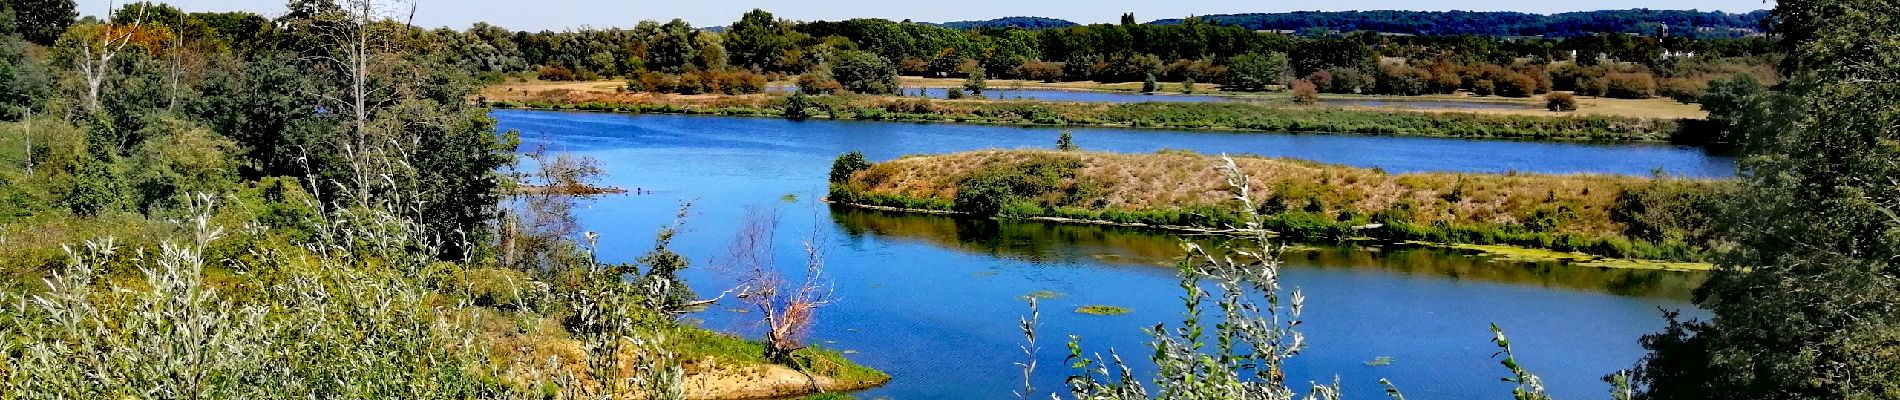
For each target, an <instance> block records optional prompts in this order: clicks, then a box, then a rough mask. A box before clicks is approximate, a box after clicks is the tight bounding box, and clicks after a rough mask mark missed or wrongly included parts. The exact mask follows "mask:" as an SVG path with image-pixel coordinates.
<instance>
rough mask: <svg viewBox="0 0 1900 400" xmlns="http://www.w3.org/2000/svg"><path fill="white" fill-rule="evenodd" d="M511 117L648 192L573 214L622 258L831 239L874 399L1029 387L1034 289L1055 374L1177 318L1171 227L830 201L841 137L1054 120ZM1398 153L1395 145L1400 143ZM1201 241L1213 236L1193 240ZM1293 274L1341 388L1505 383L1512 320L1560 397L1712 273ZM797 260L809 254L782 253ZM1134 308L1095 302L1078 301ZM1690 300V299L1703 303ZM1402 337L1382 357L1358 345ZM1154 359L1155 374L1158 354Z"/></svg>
mask: <svg viewBox="0 0 1900 400" xmlns="http://www.w3.org/2000/svg"><path fill="white" fill-rule="evenodd" d="M495 115H496V117H497V118H498V119H499V120H500V121H501V128H502V129H514V130H520V131H521V132H522V133H523V138H524V139H526V140H527V141H528V142H529V143H530V145H533V144H545V145H548V146H550V147H551V148H553V149H555V150H560V151H571V152H575V153H579V154H585V155H590V156H594V157H596V158H599V159H600V160H601V161H602V164H603V167H604V168H605V169H606V170H607V171H608V172H609V173H610V174H611V175H610V177H609V178H608V179H607V182H606V183H607V184H610V185H613V186H618V187H624V188H629V189H632V188H640V189H642V190H647V191H652V192H653V193H654V194H650V195H642V196H613V197H605V198H601V199H598V200H595V201H592V202H590V203H589V204H588V206H587V207H586V208H584V209H582V210H580V211H579V214H580V217H581V218H582V221H583V222H584V223H585V224H586V226H587V227H588V229H590V230H593V231H597V232H600V233H601V235H602V240H601V247H602V253H601V257H602V259H603V260H604V261H609V262H622V261H631V260H632V259H633V258H634V257H636V256H637V255H638V254H639V253H640V252H642V251H643V250H644V249H646V248H648V247H650V245H651V238H652V235H653V233H654V232H655V230H656V229H657V228H658V227H659V226H661V225H662V224H664V223H666V222H667V221H669V220H671V214H672V213H673V210H674V209H675V208H676V206H677V205H678V204H679V203H681V202H683V201H691V202H693V203H694V207H693V210H694V211H695V212H694V216H693V217H692V218H691V219H690V222H689V226H688V229H687V231H686V232H684V233H683V234H682V235H681V236H680V237H679V239H678V241H677V242H676V245H677V249H678V250H679V251H680V252H682V253H683V254H686V255H687V256H689V257H690V258H692V259H693V260H694V261H695V265H694V267H693V268H691V269H689V270H688V271H687V278H688V279H689V281H690V282H692V284H693V285H694V287H695V289H696V290H698V291H699V292H700V293H702V294H711V293H717V292H718V291H719V290H722V289H723V288H725V287H729V286H730V285H731V280H730V279H728V277H725V276H723V275H722V274H720V273H718V272H717V271H716V268H713V267H712V265H715V264H716V263H717V262H716V258H717V256H719V255H721V254H724V250H725V248H726V245H727V243H728V242H729V241H730V239H731V237H732V235H733V233H734V231H735V229H736V227H737V226H738V225H739V224H740V222H741V220H742V219H743V215H744V214H745V212H744V211H745V210H747V209H749V208H758V207H763V208H770V209H775V210H777V212H778V213H779V214H780V215H781V216H782V218H783V221H782V222H781V224H780V225H779V226H780V231H779V232H778V234H779V238H780V240H779V242H781V243H783V245H782V246H780V247H781V248H780V249H779V252H780V253H779V259H780V260H787V261H790V260H799V259H801V258H800V254H799V249H797V246H796V243H797V242H798V241H799V240H800V239H802V238H804V237H807V236H815V237H817V239H818V241H819V243H820V247H821V248H822V249H823V250H824V252H825V256H826V263H827V269H826V271H827V274H828V276H829V278H830V281H831V282H833V287H834V288H835V303H834V304H833V305H832V306H830V307H828V308H825V309H823V310H822V311H821V315H820V318H821V319H820V321H821V322H820V324H819V326H818V327H817V328H816V330H815V331H814V342H815V343H818V344H820V345H823V346H825V347H829V348H834V349H840V350H845V351H848V352H851V353H853V354H851V357H852V358H853V359H854V360H858V361H860V362H862V363H865V364H868V365H871V366H873V367H876V368H879V369H883V370H885V371H888V372H890V373H891V374H892V375H893V376H894V377H895V380H894V381H893V382H892V383H891V385H889V386H886V387H883V388H879V389H875V390H871V391H868V392H866V393H863V394H861V397H863V398H877V397H889V398H898V399H918V398H1001V397H1010V396H1011V394H1010V391H1011V390H1012V389H1015V388H1019V387H1020V384H1021V383H1020V377H1019V375H1018V374H1019V372H1018V370H1016V369H1015V367H1014V366H1013V365H1012V363H1013V362H1017V361H1020V360H1022V358H1023V357H1022V356H1021V354H1020V350H1019V349H1018V346H1019V345H1021V343H1022V339H1021V337H1020V334H1019V333H1018V332H1017V329H1016V319H1017V318H1018V317H1019V316H1021V315H1023V314H1024V313H1026V312H1027V309H1026V304H1025V303H1024V302H1022V301H1021V300H1020V299H1019V298H1020V297H1021V296H1023V295H1025V294H1028V293H1032V292H1037V291H1051V292H1057V293H1060V294H1061V296H1060V297H1058V298H1055V299H1051V300H1048V301H1045V302H1044V308H1043V326H1042V332H1043V334H1042V338H1043V340H1044V341H1043V343H1042V351H1041V352H1040V353H1039V357H1038V358H1039V361H1040V364H1041V369H1040V370H1039V371H1038V372H1037V374H1036V376H1035V379H1036V384H1037V386H1038V387H1039V388H1044V389H1055V388H1059V387H1061V385H1062V378H1063V377H1064V376H1066V375H1067V374H1068V373H1069V372H1070V371H1068V370H1066V369H1065V368H1064V367H1063V365H1064V364H1063V363H1062V358H1063V356H1064V355H1065V354H1066V351H1065V350H1064V349H1063V347H1062V343H1061V341H1062V340H1064V338H1066V336H1067V335H1078V336H1081V337H1082V341H1083V343H1084V344H1085V345H1086V346H1087V347H1088V348H1089V349H1091V350H1094V351H1102V352H1106V351H1107V350H1109V349H1111V348H1112V349H1118V350H1119V351H1120V352H1121V353H1122V354H1124V355H1126V356H1128V357H1129V358H1130V359H1133V360H1136V361H1137V362H1136V363H1135V364H1136V365H1137V366H1144V365H1145V364H1146V363H1145V358H1144V355H1145V354H1146V353H1147V351H1146V350H1145V349H1146V347H1145V343H1146V336H1145V334H1143V333H1142V332H1141V331H1140V329H1141V328H1144V327H1148V326H1152V325H1153V324H1154V323H1157V322H1164V321H1171V322H1172V321H1178V320H1179V319H1180V317H1179V314H1180V308H1181V306H1180V304H1179V299H1178V298H1179V296H1180V289H1179V288H1178V287H1177V285H1178V281H1177V278H1176V277H1175V275H1174V273H1173V271H1172V270H1170V269H1168V268H1165V267H1162V266H1163V265H1169V264H1171V263H1172V259H1173V258H1174V257H1176V256H1178V254H1179V247H1178V244H1179V243H1180V241H1181V240H1182V238H1180V237H1176V236H1172V235H1164V234H1156V233H1151V232H1145V231H1138V230H1128V229H1112V228H1098V227H1083V226H1065V225H1052V224H1041V223H1025V222H995V221H975V220H960V219H954V218H945V217H934V216H916V215H901V214H890V213H881V212H872V211H863V210H851V209H832V208H830V207H827V206H825V205H823V204H821V203H818V202H816V201H815V199H818V198H820V197H821V196H823V194H824V190H825V188H824V177H825V175H826V172H827V171H828V169H829V167H830V163H831V160H832V158H833V157H835V156H836V155H837V154H839V153H842V152H845V151H850V150H863V151H865V152H866V154H867V155H868V156H870V157H871V158H873V159H876V160H884V159H889V158H893V157H896V156H898V155H901V154H911V153H936V152H948V151H958V150H969V149H980V148H996V147H1003V148H1014V147H1047V146H1048V145H1049V144H1052V143H1053V141H1054V137H1055V131H1054V130H1051V129H1025V128H1011V127H993V126H965V125H919V124H890V123H851V122H825V121H808V122H803V123H797V122H788V121H782V120H776V119H755V118H718V117H686V116H631V115H612V114H584V113H553V112H536V111H496V112H495ZM1075 136H1076V141H1077V143H1078V144H1079V145H1081V146H1082V147H1084V148H1088V149H1095V150H1111V151H1126V152H1148V151H1154V150H1157V149H1162V148H1177V149H1181V148H1185V149H1193V150H1196V151H1201V152H1207V153H1215V152H1222V151H1225V152H1230V153H1257V154H1268V155H1279V156H1293V157H1301V158H1310V159H1318V160H1321V161H1327V162H1335V163H1342V164H1350V165H1362V166H1379V167H1382V168H1386V169H1387V170H1392V171H1424V170H1455V171H1502V170H1511V169H1516V170H1521V171H1545V172H1608V173H1628V174H1647V173H1648V171H1650V170H1652V169H1655V168H1663V169H1665V170H1668V171H1672V172H1675V173H1682V174H1690V175H1696V176H1728V175H1730V174H1732V173H1731V172H1729V171H1732V168H1733V167H1732V165H1733V164H1732V163H1733V161H1731V160H1726V159H1721V158H1715V157H1709V156H1706V155H1703V154H1701V153H1700V152H1699V151H1696V150H1692V149H1682V148H1674V147H1667V146H1629V145H1580V144H1540V143H1528V142H1493V141H1461V140H1444V139H1415V138H1391V137H1365V136H1318V135H1268V134H1210V133H1184V132H1165V131H1139V130H1108V129H1105V130H1077V131H1076V134H1075ZM1392 153H1397V154H1400V155H1394V154H1392ZM1188 239H1191V240H1208V239H1206V238H1188ZM1287 258H1288V265H1289V267H1288V269H1287V270H1286V271H1285V276H1286V280H1287V283H1288V284H1289V285H1291V286H1298V287H1300V288H1302V289H1304V290H1305V291H1306V295H1307V298H1308V303H1307V315H1306V317H1307V318H1306V320H1307V324H1306V325H1304V326H1303V327H1302V328H1303V331H1304V332H1305V333H1307V335H1308V338H1309V343H1310V344H1311V345H1312V348H1311V349H1310V350H1309V351H1308V352H1307V353H1305V354H1303V355H1301V356H1300V357H1299V358H1297V359H1296V360H1295V361H1294V362H1293V365H1292V369H1291V370H1290V371H1289V374H1290V376H1291V377H1292V378H1293V379H1296V380H1299V381H1305V380H1321V381H1325V380H1330V379H1332V378H1333V377H1334V376H1339V377H1340V378H1341V380H1342V381H1343V382H1344V384H1345V385H1346V387H1347V390H1348V393H1349V394H1353V395H1355V396H1368V395H1377V394H1378V393H1379V392H1378V388H1377V381H1378V379H1379V378H1390V379H1391V380H1392V381H1393V382H1394V383H1396V384H1398V385H1399V386H1400V387H1402V388H1404V389H1405V390H1406V394H1407V395H1408V396H1410V397H1412V398H1417V399H1465V398H1479V397H1499V396H1504V395H1506V393H1508V392H1509V390H1510V388H1509V386H1508V385H1506V384H1504V383H1501V382H1499V381H1498V380H1497V378H1498V377H1501V376H1503V372H1504V371H1503V370H1502V369H1501V368H1500V367H1498V366H1497V365H1496V363H1495V361H1494V360H1492V359H1491V358H1490V355H1491V354H1492V352H1493V349H1492V348H1491V347H1490V344H1489V343H1488V341H1487V339H1488V338H1489V334H1488V332H1487V330H1486V329H1487V327H1488V326H1489V324H1490V323H1493V322H1496V323H1499V324H1501V325H1503V326H1505V327H1506V328H1507V329H1509V330H1510V333H1511V334H1512V336H1513V339H1514V340H1515V342H1516V343H1515V344H1516V346H1517V348H1518V349H1519V351H1520V358H1521V359H1522V361H1523V362H1524V363H1526V364H1527V365H1528V366H1529V367H1530V368H1532V369H1533V370H1534V371H1536V372H1538V373H1540V374H1541V375H1542V376H1543V377H1544V378H1545V379H1546V380H1547V381H1548V383H1549V385H1550V387H1551V389H1552V392H1553V393H1554V394H1556V395H1558V396H1560V397H1564V398H1595V397H1600V396H1601V394H1602V393H1603V392H1604V391H1605V390H1607V387H1606V386H1605V385H1603V384H1602V383H1600V382H1599V381H1598V377H1600V376H1602V375H1603V374H1606V373H1609V372H1612V371H1615V370H1616V369H1618V368H1625V367H1628V366H1629V365H1630V364H1632V363H1633V362H1634V361H1636V360H1637V359H1638V358H1640V357H1641V354H1642V351H1641V348H1640V347H1638V346H1637V344H1636V342H1635V340H1636V338H1638V337H1639V336H1641V335H1642V334H1645V333H1648V332H1653V331H1656V330H1659V329H1660V328H1661V327H1662V326H1663V322H1662V320H1661V318H1660V313H1659V311H1657V310H1658V309H1659V308H1668V309H1679V308H1688V307H1690V305H1689V304H1688V303H1687V300H1686V299H1687V293H1688V290H1689V288H1691V287H1693V286H1694V285H1695V284H1696V282H1698V281H1699V280H1700V279H1701V276H1699V275H1696V274H1681V273H1666V272H1655V271H1605V270H1597V269H1589V268H1577V267H1569V266H1563V265H1539V264H1505V263H1496V262H1491V261H1489V260H1486V259H1484V258H1481V257H1473V256H1470V255H1467V254H1461V253H1457V252H1451V251H1443V250H1431V249H1417V248H1376V247H1317V248H1308V249H1304V250H1302V251H1296V252H1292V253H1289V254H1288V256H1287ZM786 267H787V268H789V269H796V268H797V267H799V266H797V265H786ZM1094 304H1105V305H1115V306H1121V307H1127V308H1130V309H1133V313H1131V314H1128V315H1122V316H1111V317H1100V316H1085V315H1079V314H1075V313H1073V312H1072V311H1071V310H1073V309H1074V308H1076V307H1079V306H1083V305H1094ZM732 307H738V305H737V304H722V305H720V306H718V307H715V308H713V309H711V310H709V311H707V312H705V313H701V314H697V315H695V318H698V319H701V320H702V322H701V323H702V324H703V325H704V326H707V327H709V328H713V329H717V330H722V331H729V332H735V333H740V334H748V335H756V334H757V331H756V328H757V326H756V325H755V324H753V323H751V322H749V321H750V320H751V319H752V318H756V315H753V314H749V313H742V312H735V311H733V309H732ZM1690 314H1691V315H1696V314H1697V312H1696V311H1694V310H1691V311H1690ZM1382 356H1385V357H1391V358H1392V359H1393V362H1392V364H1391V365H1388V366H1370V365H1367V364H1366V362H1367V361H1370V360H1373V359H1375V358H1379V357H1382ZM1143 373H1144V374H1145V373H1147V372H1146V371H1145V370H1144V372H1143Z"/></svg>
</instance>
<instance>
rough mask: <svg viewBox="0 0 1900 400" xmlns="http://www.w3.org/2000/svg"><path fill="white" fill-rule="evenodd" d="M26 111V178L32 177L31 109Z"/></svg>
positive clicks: (30, 107) (28, 108) (28, 107)
mask: <svg viewBox="0 0 1900 400" xmlns="http://www.w3.org/2000/svg"><path fill="white" fill-rule="evenodd" d="M21 108H24V109H26V176H28V177H31V176H33V107H32V106H27V107H21Z"/></svg>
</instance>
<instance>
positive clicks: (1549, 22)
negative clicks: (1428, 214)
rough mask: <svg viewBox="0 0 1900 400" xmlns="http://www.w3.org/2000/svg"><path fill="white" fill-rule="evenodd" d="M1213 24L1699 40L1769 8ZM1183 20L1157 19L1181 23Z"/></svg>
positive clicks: (1725, 32)
mask: <svg viewBox="0 0 1900 400" xmlns="http://www.w3.org/2000/svg"><path fill="white" fill-rule="evenodd" d="M1200 18H1201V19H1203V20H1206V21H1208V22H1211V23H1215V24H1220V25H1232V26H1239V27H1245V28H1247V29H1256V30H1277V31H1289V32H1307V33H1313V34H1324V33H1326V32H1353V31H1375V32H1383V33H1398V34H1407V35H1435V36H1456V35H1482V36H1543V37H1552V38H1570V37H1580V36H1591V35H1596V34H1599V33H1606V32H1608V33H1642V34H1648V33H1652V32H1656V30H1657V29H1658V28H1661V27H1664V26H1667V27H1668V29H1669V30H1670V32H1671V33H1673V34H1675V35H1679V36H1688V37H1695V38H1711V39H1712V38H1737V37H1743V36H1750V35H1757V34H1760V33H1761V32H1762V21H1765V20H1767V18H1768V11H1766V10H1761V11H1753V12H1747V13H1739V14H1737V13H1725V12H1721V11H1707V12H1703V11H1696V10H1650V9H1640V8H1639V9H1630V10H1600V11H1579V12H1566V13H1557V14H1549V15H1542V14H1531V13H1521V12H1508V11H1397V10H1379V11H1297V12H1288V13H1260V14H1224V15H1207V16H1201V17H1200ZM1181 21H1182V20H1179V19H1165V20H1159V21H1155V23H1157V24H1171V23H1179V22H1181Z"/></svg>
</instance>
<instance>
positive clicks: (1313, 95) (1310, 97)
mask: <svg viewBox="0 0 1900 400" xmlns="http://www.w3.org/2000/svg"><path fill="white" fill-rule="evenodd" d="M1293 102H1294V103H1297V104H1308V105H1311V104H1316V103H1319V86H1317V85H1314V84H1313V82H1312V81H1308V80H1305V79H1301V80H1297V81H1293Z"/></svg>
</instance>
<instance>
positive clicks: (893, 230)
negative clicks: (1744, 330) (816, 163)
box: [831, 206, 1707, 300]
mask: <svg viewBox="0 0 1900 400" xmlns="http://www.w3.org/2000/svg"><path fill="white" fill-rule="evenodd" d="M831 219H832V221H833V222H834V223H836V224H838V227H839V229H840V230H841V231H843V232H844V233H845V234H846V235H849V236H851V237H859V236H866V235H875V236H879V237H881V238H883V239H885V240H894V241H913V242H921V243H927V244H930V245H933V246H938V247H942V248H948V249H954V250H957V251H961V252H965V253H973V254H982V255H989V256H992V257H998V258H1004V259H1012V260H1020V261H1025V262H1033V263H1055V262H1064V261H1081V260H1085V259H1087V260H1093V261H1095V262H1099V263H1102V264H1108V265H1115V266H1124V267H1134V266H1141V267H1171V266H1173V265H1175V263H1176V262H1177V261H1179V259H1180V257H1181V256H1182V255H1183V254H1184V252H1183V250H1182V248H1181V243H1182V242H1181V239H1183V238H1184V236H1181V235H1174V234H1166V233H1159V232H1154V231H1150V230H1143V229H1135V228H1124V227H1103V226H1089V225H1075V224H1054V223H1044V222H1035V221H994V220H983V219H970V218H954V217H947V216H940V215H922V214H908V213H896V212H887V211H877V210H866V209H860V208H853V207H844V206H834V207H832V209H831ZM1185 238H1187V239H1189V240H1192V241H1195V242H1197V243H1199V244H1201V245H1203V246H1206V247H1208V248H1219V247H1220V244H1221V242H1224V241H1226V240H1229V239H1227V238H1224V237H1218V236H1185ZM1283 260H1285V261H1286V262H1287V265H1288V266H1289V267H1293V268H1314V269H1363V270H1377V271H1388V272H1391V273H1399V274H1406V275H1418V276H1424V277H1438V278H1445V279H1452V280H1473V281H1482V282H1494V283H1508V284H1517V285H1526V286H1536V287H1543V288H1553V289H1567V290H1582V291H1596V292H1607V293H1613V294H1617V295H1623V296H1636V297H1653V298H1667V299H1676V300H1688V299H1690V297H1691V296H1692V291H1693V288H1695V287H1696V286H1698V285H1700V284H1701V282H1702V280H1703V279H1705V278H1706V276H1707V274H1705V273H1687V272H1671V271H1657V270H1633V269H1607V268H1594V267H1582V266H1574V265H1567V264H1565V263H1560V262H1522V261H1503V260H1497V259H1494V258H1492V257H1488V256H1483V255H1480V254H1477V253H1475V252H1470V251H1464V250H1455V249H1441V248H1432V247H1421V246H1408V245H1396V244H1387V245H1366V244H1359V245H1300V246H1295V247H1293V248H1292V249H1291V250H1289V251H1288V252H1287V253H1286V254H1284V255H1283Z"/></svg>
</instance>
